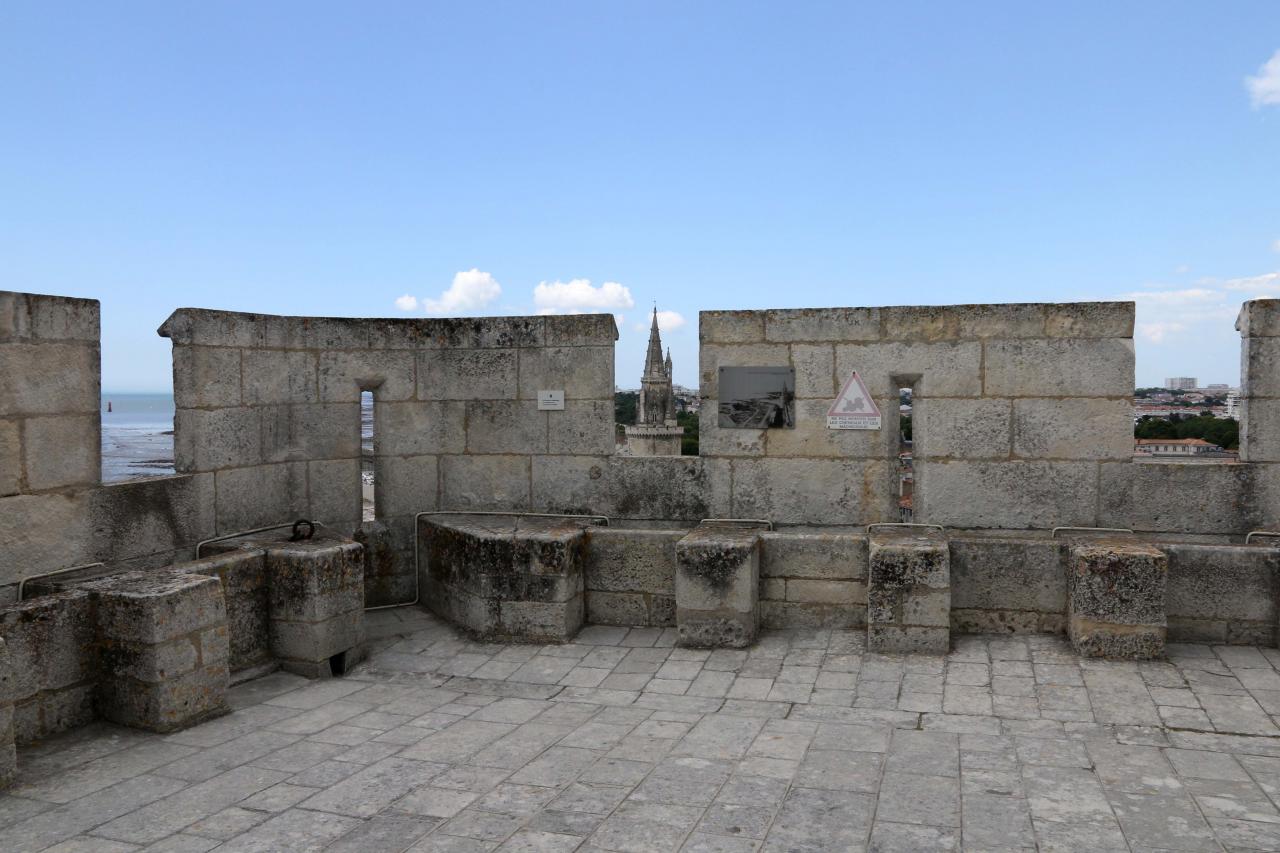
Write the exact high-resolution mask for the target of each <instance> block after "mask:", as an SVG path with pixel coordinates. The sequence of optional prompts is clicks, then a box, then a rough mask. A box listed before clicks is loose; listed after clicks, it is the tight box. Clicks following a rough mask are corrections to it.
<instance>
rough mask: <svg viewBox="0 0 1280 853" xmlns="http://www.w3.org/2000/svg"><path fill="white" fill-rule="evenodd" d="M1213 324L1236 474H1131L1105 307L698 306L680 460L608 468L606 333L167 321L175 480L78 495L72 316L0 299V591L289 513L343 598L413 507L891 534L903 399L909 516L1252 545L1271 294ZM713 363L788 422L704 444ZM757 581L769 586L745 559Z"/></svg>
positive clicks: (88, 363) (80, 338)
mask: <svg viewBox="0 0 1280 853" xmlns="http://www.w3.org/2000/svg"><path fill="white" fill-rule="evenodd" d="M1238 328H1239V329H1240V332H1241V334H1242V336H1243V343H1244V346H1243V358H1242V365H1243V376H1242V380H1243V383H1244V388H1245V395H1246V399H1245V405H1244V416H1243V417H1244V421H1243V423H1242V434H1243V441H1242V452H1241V459H1242V461H1241V462H1240V463H1239V464H1223V465H1194V464H1159V465H1155V464H1140V463H1134V462H1132V461H1131V453H1130V451H1131V448H1132V426H1131V414H1130V404H1129V398H1130V395H1131V393H1132V388H1133V341H1132V329H1133V306H1132V304H1131V303H1081V304H1030V305H973V306H947V307H931V308H912V307H887V308H843V309H797V310H770V311H728V312H724V311H714V312H704V313H703V314H702V316H701V330H700V336H701V341H702V343H701V358H700V374H701V381H702V394H703V396H704V405H703V412H704V415H703V422H702V426H701V447H702V455H701V456H699V457H668V458H658V457H655V458H636V457H627V456H616V455H614V454H613V434H614V424H613V375H614V369H613V347H614V341H615V339H616V336H617V332H616V328H615V325H614V321H613V318H612V317H611V316H609V315H583V316H569V317H554V316H550V317H543V316H537V317H499V318H475V319H453V320H425V319H424V320H374V319H367V320H366V319H326V318H301V317H275V316H268V315H260V314H240V313H231V312H221V311H205V310H199V309H189V308H184V309H179V310H178V311H176V312H174V314H173V315H172V316H171V317H170V318H169V319H168V320H167V321H166V322H165V324H164V325H163V327H162V328H161V330H160V333H161V334H162V335H164V336H167V337H169V338H170V340H171V341H172V342H173V361H174V394H175V402H176V405H177V415H176V418H175V430H176V436H175V444H176V447H175V452H176V462H177V468H178V471H179V474H178V475H177V476H173V477H162V478H152V479H146V480H138V481H131V482H126V483H120V484H114V485H101V484H100V483H99V478H98V469H99V464H100V451H99V449H98V448H99V442H98V431H99V423H100V416H99V414H98V412H99V405H100V400H99V396H100V395H99V370H98V359H99V355H98V348H99V345H98V304H97V303H96V302H94V301H92V300H81V299H65V298H61V297H52V296H38V295H33V294H20V293H9V292H4V293H0V600H3V597H5V596H6V595H7V596H8V597H11V596H12V590H13V586H14V585H15V584H16V583H17V581H18V580H19V579H21V578H23V577H27V576H29V575H32V574H36V573H39V572H44V571H50V570H54V569H59V568H63V567H66V566H71V565H76V564H81V563H87V562H94V561H104V562H108V563H110V564H111V565H112V566H119V567H121V568H130V569H136V568H144V569H145V568H151V567H156V566H162V565H168V564H171V563H173V562H175V561H178V560H184V559H190V557H191V555H192V548H193V546H194V544H195V543H196V542H198V541H200V540H202V539H206V538H209V537H213V536H217V535H225V534H228V533H234V532H237V531H241V530H244V529H246V528H250V527H257V526H262V525H267V524H278V523H281V522H286V521H291V520H292V519H294V518H297V517H303V516H305V517H310V518H314V519H317V520H320V521H323V522H325V523H326V524H328V525H330V526H331V527H332V528H333V529H334V530H335V532H337V533H338V534H340V535H350V534H355V535H356V536H357V538H362V539H363V541H366V542H369V543H371V546H376V547H370V548H369V549H368V551H369V552H370V555H371V556H370V557H369V559H374V556H376V563H377V565H376V566H371V565H370V564H368V563H367V564H366V576H367V589H366V592H367V599H368V603H369V604H370V605H376V604H389V603H393V602H397V601H404V600H407V599H409V598H410V597H412V594H413V587H414V583H413V569H412V565H413V524H412V519H413V516H414V514H416V513H419V512H425V511H435V510H444V509H450V510H452V509H492V510H533V511H548V512H573V513H604V514H606V515H609V516H611V517H613V518H614V519H615V520H617V521H629V522H633V523H639V522H645V523H646V526H649V527H654V526H661V525H654V524H653V522H662V523H663V524H670V525H686V526H687V525H689V524H692V523H696V522H697V521H699V520H700V519H702V518H707V517H729V516H733V517H753V518H767V519H770V520H772V521H773V522H774V523H775V524H777V525H780V526H786V525H803V526H811V527H821V528H831V530H829V531H828V532H831V533H839V532H840V531H841V530H842V529H844V530H846V531H848V532H856V530H857V529H858V528H860V527H862V526H863V525H866V524H868V523H873V522H881V521H894V520H896V518H897V509H896V500H895V499H896V485H895V484H896V477H897V471H896V455H897V450H898V448H897V435H896V429H894V416H895V415H896V408H897V389H898V388H899V387H907V386H910V387H913V388H914V389H915V412H916V419H915V455H916V471H915V476H916V505H915V506H916V519H917V520H919V521H928V522H936V523H940V524H944V525H946V526H948V527H951V528H967V529H981V528H993V529H1012V530H1019V529H1048V528H1051V527H1056V526H1061V525H1086V526H1088V525H1100V526H1108V527H1112V526H1114V527H1130V528H1134V529H1136V530H1139V531H1143V532H1149V533H1165V534H1195V535H1203V536H1239V535H1240V534H1243V533H1245V532H1247V531H1249V530H1253V529H1258V528H1275V527H1277V526H1280V385H1278V384H1277V383H1280V379H1277V376H1280V362H1278V361H1277V353H1278V352H1280V343H1278V341H1280V337H1278V336H1277V332H1280V302H1278V301H1276V300H1256V301H1253V302H1249V303H1246V304H1245V306H1244V308H1243V310H1242V312H1241V317H1240V322H1239V325H1238ZM731 365H750V366H768V365H777V366H790V367H793V368H794V369H795V372H796V379H797V386H796V392H797V423H796V427H795V428H794V429H782V430H777V429H775V430H729V429H721V428H720V427H719V425H718V423H717V422H716V411H717V409H718V405H717V403H718V400H717V388H716V379H717V375H718V369H719V368H720V367H722V366H731ZM855 369H856V370H858V371H859V372H860V374H861V375H862V376H863V378H864V379H865V381H866V382H867V384H868V385H869V386H870V389H871V390H872V392H873V394H874V395H875V397H876V399H877V402H878V403H879V405H880V407H881V409H882V411H883V412H885V413H886V418H885V420H886V424H885V428H884V429H882V430H879V431H832V430H828V429H826V425H825V412H826V407H827V406H828V405H829V404H830V401H831V399H832V398H833V397H834V396H835V394H836V391H837V389H838V388H839V386H840V385H841V384H842V383H843V381H844V379H845V378H847V376H848V374H849V372H850V371H852V370H855ZM548 389H550V390H563V391H564V392H565V410H564V411H540V410H539V409H538V407H537V402H536V395H537V392H538V391H540V390H548ZM362 391H370V392H372V394H373V395H374V400H375V457H376V462H375V467H376V482H377V485H376V504H377V515H378V520H377V521H376V522H372V523H370V522H363V521H362V520H361V486H360V474H359V471H360V433H359V430H360V424H359V418H360V410H359V399H360V394H361V392H362ZM957 569H958V570H961V571H962V570H963V563H962V562H960V563H957ZM762 573H763V575H764V577H765V578H766V580H767V581H774V579H775V578H785V577H786V576H785V575H775V574H774V572H773V569H772V567H771V566H770V565H769V563H768V561H767V560H766V562H765V564H764V565H763V566H762ZM591 577H592V570H591V569H589V570H588V582H589V583H590V580H591ZM807 580H836V581H840V582H844V583H856V582H858V580H857V578H856V577H854V576H849V577H840V578H835V579H831V578H827V579H823V578H806V577H801V576H796V577H795V578H794V581H795V582H794V584H793V585H792V581H791V580H783V581H782V582H776V581H775V582H772V583H768V584H767V589H766V590H765V595H764V596H762V601H763V602H765V604H764V608H765V612H766V614H767V618H769V619H771V620H772V619H775V618H776V619H784V618H785V614H786V613H787V612H789V611H790V610H791V609H794V608H793V604H794V603H796V602H797V601H798V600H799V598H803V597H804V596H806V595H819V594H821V595H833V596H835V597H837V598H838V597H839V596H840V595H844V594H845V592H847V591H845V592H842V591H841V590H838V589H836V588H834V587H832V588H830V589H827V588H823V589H822V590H819V589H818V588H817V587H816V586H814V585H813V584H806V583H803V581H807ZM793 587H794V588H793ZM810 587H812V589H810ZM602 591H610V592H613V593H616V594H618V595H620V596H621V595H625V594H629V593H636V594H640V595H651V596H652V594H653V591H652V590H648V589H636V590H630V589H623V588H619V589H615V590H602ZM963 596H964V591H963V590H959V589H957V598H958V600H963ZM846 597H847V596H846ZM604 601H605V599H604V598H600V599H599V600H598V602H597V603H598V604H600V605H601V606H603V602H604ZM639 601H640V599H636V600H634V601H633V600H631V599H627V600H626V601H624V600H623V599H622V598H618V599H617V602H618V604H619V606H623V605H625V606H626V607H633V606H639V605H638V604H637V602H639ZM667 605H668V603H667V602H665V601H664V600H663V599H661V597H660V596H659V597H657V598H653V597H650V598H649V599H645V600H644V607H645V608H646V614H645V616H644V618H645V619H648V620H660V619H662V618H665V617H664V616H663V608H665V607H667ZM957 606H958V607H959V606H960V605H957ZM961 609H962V608H961Z"/></svg>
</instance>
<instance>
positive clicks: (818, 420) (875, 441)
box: [699, 397, 898, 460]
mask: <svg viewBox="0 0 1280 853" xmlns="http://www.w3.org/2000/svg"><path fill="white" fill-rule="evenodd" d="M876 404H877V405H878V406H879V407H880V411H881V412H890V413H892V412H893V411H894V410H895V409H896V408H897V405H898V404H897V398H896V397H892V398H890V397H880V398H878V399H877V400H876ZM830 408H831V399H830V398H828V399H826V400H797V401H796V405H795V409H796V425H795V427H793V428H790V429H765V430H760V432H761V433H762V435H763V437H764V442H765V454H766V455H768V456H770V457H784V456H806V457H819V458H827V459H831V458H835V459H875V460H883V459H886V458H889V457H891V456H893V455H894V454H895V453H896V452H897V445H898V432H897V430H896V429H894V428H893V427H892V426H889V427H887V428H884V429H878V430H876V429H871V430H865V429H827V410H828V409H830ZM889 420H890V421H891V420H892V415H890V418H889ZM712 429H713V430H714V431H716V432H719V433H721V435H723V434H724V433H732V432H742V433H751V432H753V430H739V429H718V427H716V426H713V427H712ZM699 449H701V446H699Z"/></svg>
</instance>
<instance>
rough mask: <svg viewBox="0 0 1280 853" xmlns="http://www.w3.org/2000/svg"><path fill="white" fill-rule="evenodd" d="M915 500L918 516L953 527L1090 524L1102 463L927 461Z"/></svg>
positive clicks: (918, 471) (919, 471)
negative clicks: (1099, 469)
mask: <svg viewBox="0 0 1280 853" xmlns="http://www.w3.org/2000/svg"><path fill="white" fill-rule="evenodd" d="M975 495H981V498H982V499H981V500H975V499H974V496H975ZM915 501H916V517H917V518H927V519H929V521H931V522H933V523H935V524H942V525H945V526H947V527H986V528H998V529H1006V530H1026V529H1044V530H1048V529H1051V528H1054V527H1061V526H1076V527H1081V526H1083V527H1090V526H1093V525H1094V524H1095V521H1094V519H1095V517H1096V515H1097V504H1098V463H1096V462H1033V461H1021V460H1019V461H1008V462H1001V461H968V460H952V461H931V460H928V459H923V460H920V461H918V462H917V463H916V465H915Z"/></svg>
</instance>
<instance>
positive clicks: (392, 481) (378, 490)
mask: <svg viewBox="0 0 1280 853" xmlns="http://www.w3.org/2000/svg"><path fill="white" fill-rule="evenodd" d="M439 467H440V466H439V458H438V457H436V456H398V457H393V456H379V457H378V458H377V459H376V460H375V462H374V473H373V484H374V485H373V488H374V503H375V505H376V509H377V512H378V515H379V516H384V517H392V516H400V515H413V514H415V513H419V512H430V511H431V510H434V509H438V508H439V507H438V501H437V498H438V497H439V488H440V484H439Z"/></svg>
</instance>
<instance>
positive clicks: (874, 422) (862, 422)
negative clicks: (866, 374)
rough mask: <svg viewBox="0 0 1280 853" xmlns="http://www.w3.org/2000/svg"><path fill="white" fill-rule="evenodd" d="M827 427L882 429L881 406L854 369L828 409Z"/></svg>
mask: <svg viewBox="0 0 1280 853" xmlns="http://www.w3.org/2000/svg"><path fill="white" fill-rule="evenodd" d="M827 429H880V407H879V406H877V405H876V401H875V400H873V399H871V392H870V391H868V390H867V385H866V383H865V382H863V381H862V377H861V376H859V375H858V371H856V370H855V371H854V372H853V375H852V376H850V377H849V381H848V382H846V383H844V387H843V388H841V389H840V393H839V394H837V395H836V400H835V402H834V403H832V404H831V408H829V409H827Z"/></svg>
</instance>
